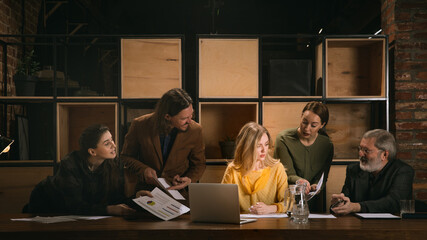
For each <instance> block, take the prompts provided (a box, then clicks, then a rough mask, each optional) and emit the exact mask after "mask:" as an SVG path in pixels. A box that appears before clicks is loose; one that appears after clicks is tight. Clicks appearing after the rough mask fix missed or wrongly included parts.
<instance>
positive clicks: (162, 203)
mask: <svg viewBox="0 0 427 240" xmlns="http://www.w3.org/2000/svg"><path fill="white" fill-rule="evenodd" d="M151 194H152V195H153V197H148V196H142V197H139V198H135V199H133V201H134V202H135V203H136V204H138V205H139V206H141V207H142V208H144V209H145V210H147V211H149V212H150V213H152V214H153V215H154V216H156V217H158V218H161V219H163V220H166V221H167V220H170V219H173V218H176V217H178V216H180V215H182V214H184V213H187V212H188V211H190V208H188V207H187V206H185V205H183V204H181V203H179V202H178V201H176V200H174V199H173V198H171V197H169V196H168V195H167V194H166V193H164V192H163V191H162V190H160V189H159V188H157V187H156V188H155V189H154V190H153V191H151Z"/></svg>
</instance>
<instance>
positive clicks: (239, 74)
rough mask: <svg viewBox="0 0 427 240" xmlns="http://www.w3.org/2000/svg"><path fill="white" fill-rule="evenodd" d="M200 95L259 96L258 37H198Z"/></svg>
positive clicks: (211, 96)
mask: <svg viewBox="0 0 427 240" xmlns="http://www.w3.org/2000/svg"><path fill="white" fill-rule="evenodd" d="M199 96H200V97H201V98H220V97H224V98H226V97H230V98H234V97H236V98H250V97H253V98H255V97H258V39H199Z"/></svg>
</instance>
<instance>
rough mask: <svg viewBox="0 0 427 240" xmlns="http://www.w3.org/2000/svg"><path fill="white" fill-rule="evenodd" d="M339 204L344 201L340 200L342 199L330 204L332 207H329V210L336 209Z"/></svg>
mask: <svg viewBox="0 0 427 240" xmlns="http://www.w3.org/2000/svg"><path fill="white" fill-rule="evenodd" d="M340 203H345V201H344V200H342V199H340V200H338V202H336V203H334V204H332V205H331V208H334V207H337V206H338V205H339V204H340Z"/></svg>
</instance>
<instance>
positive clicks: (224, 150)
mask: <svg viewBox="0 0 427 240" xmlns="http://www.w3.org/2000/svg"><path fill="white" fill-rule="evenodd" d="M219 146H220V148H221V155H222V158H225V159H233V158H234V149H235V147H236V142H235V138H234V137H231V136H226V137H225V138H224V139H223V140H222V141H220V142H219Z"/></svg>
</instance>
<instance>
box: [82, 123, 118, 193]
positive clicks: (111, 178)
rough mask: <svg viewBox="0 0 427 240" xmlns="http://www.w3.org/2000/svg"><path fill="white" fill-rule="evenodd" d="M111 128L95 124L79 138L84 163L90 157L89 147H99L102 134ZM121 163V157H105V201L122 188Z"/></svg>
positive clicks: (84, 163)
mask: <svg viewBox="0 0 427 240" xmlns="http://www.w3.org/2000/svg"><path fill="white" fill-rule="evenodd" d="M109 131H110V129H109V128H108V127H107V126H105V125H103V124H94V125H91V126H89V127H87V128H86V129H85V130H84V131H83V133H82V134H81V135H80V138H79V145H80V149H79V154H80V156H82V159H84V162H82V164H83V165H84V166H87V164H88V158H89V155H90V154H89V152H88V149H89V148H97V145H98V143H99V141H100V139H101V137H102V135H103V134H104V133H106V132H109ZM119 166H120V164H119V158H117V157H116V158H115V159H105V160H104V163H103V164H102V167H103V169H102V174H103V181H104V184H105V185H104V186H105V189H106V190H105V193H106V194H105V196H104V201H107V198H108V196H109V195H110V194H112V193H115V192H117V191H118V190H119V189H120V186H119V178H120V171H121V169H120V167H119Z"/></svg>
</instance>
